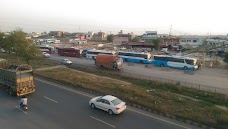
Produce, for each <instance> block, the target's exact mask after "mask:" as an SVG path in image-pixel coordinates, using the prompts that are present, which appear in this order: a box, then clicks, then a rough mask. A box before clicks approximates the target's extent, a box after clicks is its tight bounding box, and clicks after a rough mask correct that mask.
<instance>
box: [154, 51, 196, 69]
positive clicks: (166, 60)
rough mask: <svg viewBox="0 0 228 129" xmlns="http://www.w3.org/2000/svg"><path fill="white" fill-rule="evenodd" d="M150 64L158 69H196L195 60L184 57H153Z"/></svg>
mask: <svg viewBox="0 0 228 129" xmlns="http://www.w3.org/2000/svg"><path fill="white" fill-rule="evenodd" d="M152 64H154V65H155V66H160V67H171V68H179V69H184V70H196V69H198V65H197V59H195V58H189V57H184V56H168V55H154V56H153V60H152Z"/></svg>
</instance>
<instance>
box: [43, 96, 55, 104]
mask: <svg viewBox="0 0 228 129" xmlns="http://www.w3.org/2000/svg"><path fill="white" fill-rule="evenodd" d="M44 98H45V99H48V100H50V101H52V102H55V103H58V101H55V100H54V99H51V98H48V97H46V96H44Z"/></svg>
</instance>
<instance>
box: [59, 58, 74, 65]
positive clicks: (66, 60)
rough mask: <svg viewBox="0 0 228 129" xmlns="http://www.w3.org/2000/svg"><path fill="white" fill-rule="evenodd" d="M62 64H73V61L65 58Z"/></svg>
mask: <svg viewBox="0 0 228 129" xmlns="http://www.w3.org/2000/svg"><path fill="white" fill-rule="evenodd" d="M61 64H66V65H71V64H72V61H70V60H68V59H63V60H62V61H61Z"/></svg>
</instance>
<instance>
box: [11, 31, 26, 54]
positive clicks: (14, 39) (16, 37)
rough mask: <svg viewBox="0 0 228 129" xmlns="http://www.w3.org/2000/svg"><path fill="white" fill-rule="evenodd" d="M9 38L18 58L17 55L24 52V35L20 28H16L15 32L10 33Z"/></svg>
mask: <svg viewBox="0 0 228 129" xmlns="http://www.w3.org/2000/svg"><path fill="white" fill-rule="evenodd" d="M9 38H10V41H11V45H12V49H13V51H14V52H15V53H16V55H17V57H18V55H20V54H21V53H23V52H24V46H25V45H26V43H27V39H26V38H25V33H24V32H23V31H22V29H21V28H16V30H14V31H12V32H11V33H10V36H9Z"/></svg>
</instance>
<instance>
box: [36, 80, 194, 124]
mask: <svg viewBox="0 0 228 129" xmlns="http://www.w3.org/2000/svg"><path fill="white" fill-rule="evenodd" d="M36 80H39V81H41V82H44V83H47V84H50V85H52V86H55V87H58V88H62V89H65V90H68V91H71V92H74V93H77V94H80V95H83V96H87V97H89V98H93V96H91V95H88V94H84V93H82V92H79V91H75V90H72V89H69V88H67V87H63V86H60V85H59V84H54V83H51V82H48V81H44V80H41V79H37V78H36ZM57 85H58V86H57ZM127 110H129V111H132V112H135V113H139V114H141V115H144V116H147V117H150V118H153V119H157V120H160V121H163V122H166V123H169V124H172V125H175V126H178V127H182V128H184V129H191V128H189V127H186V126H182V125H179V124H176V123H174V122H170V121H167V120H164V119H161V118H158V117H155V116H152V115H148V114H145V113H142V112H139V111H136V110H134V109H129V108H127Z"/></svg>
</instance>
